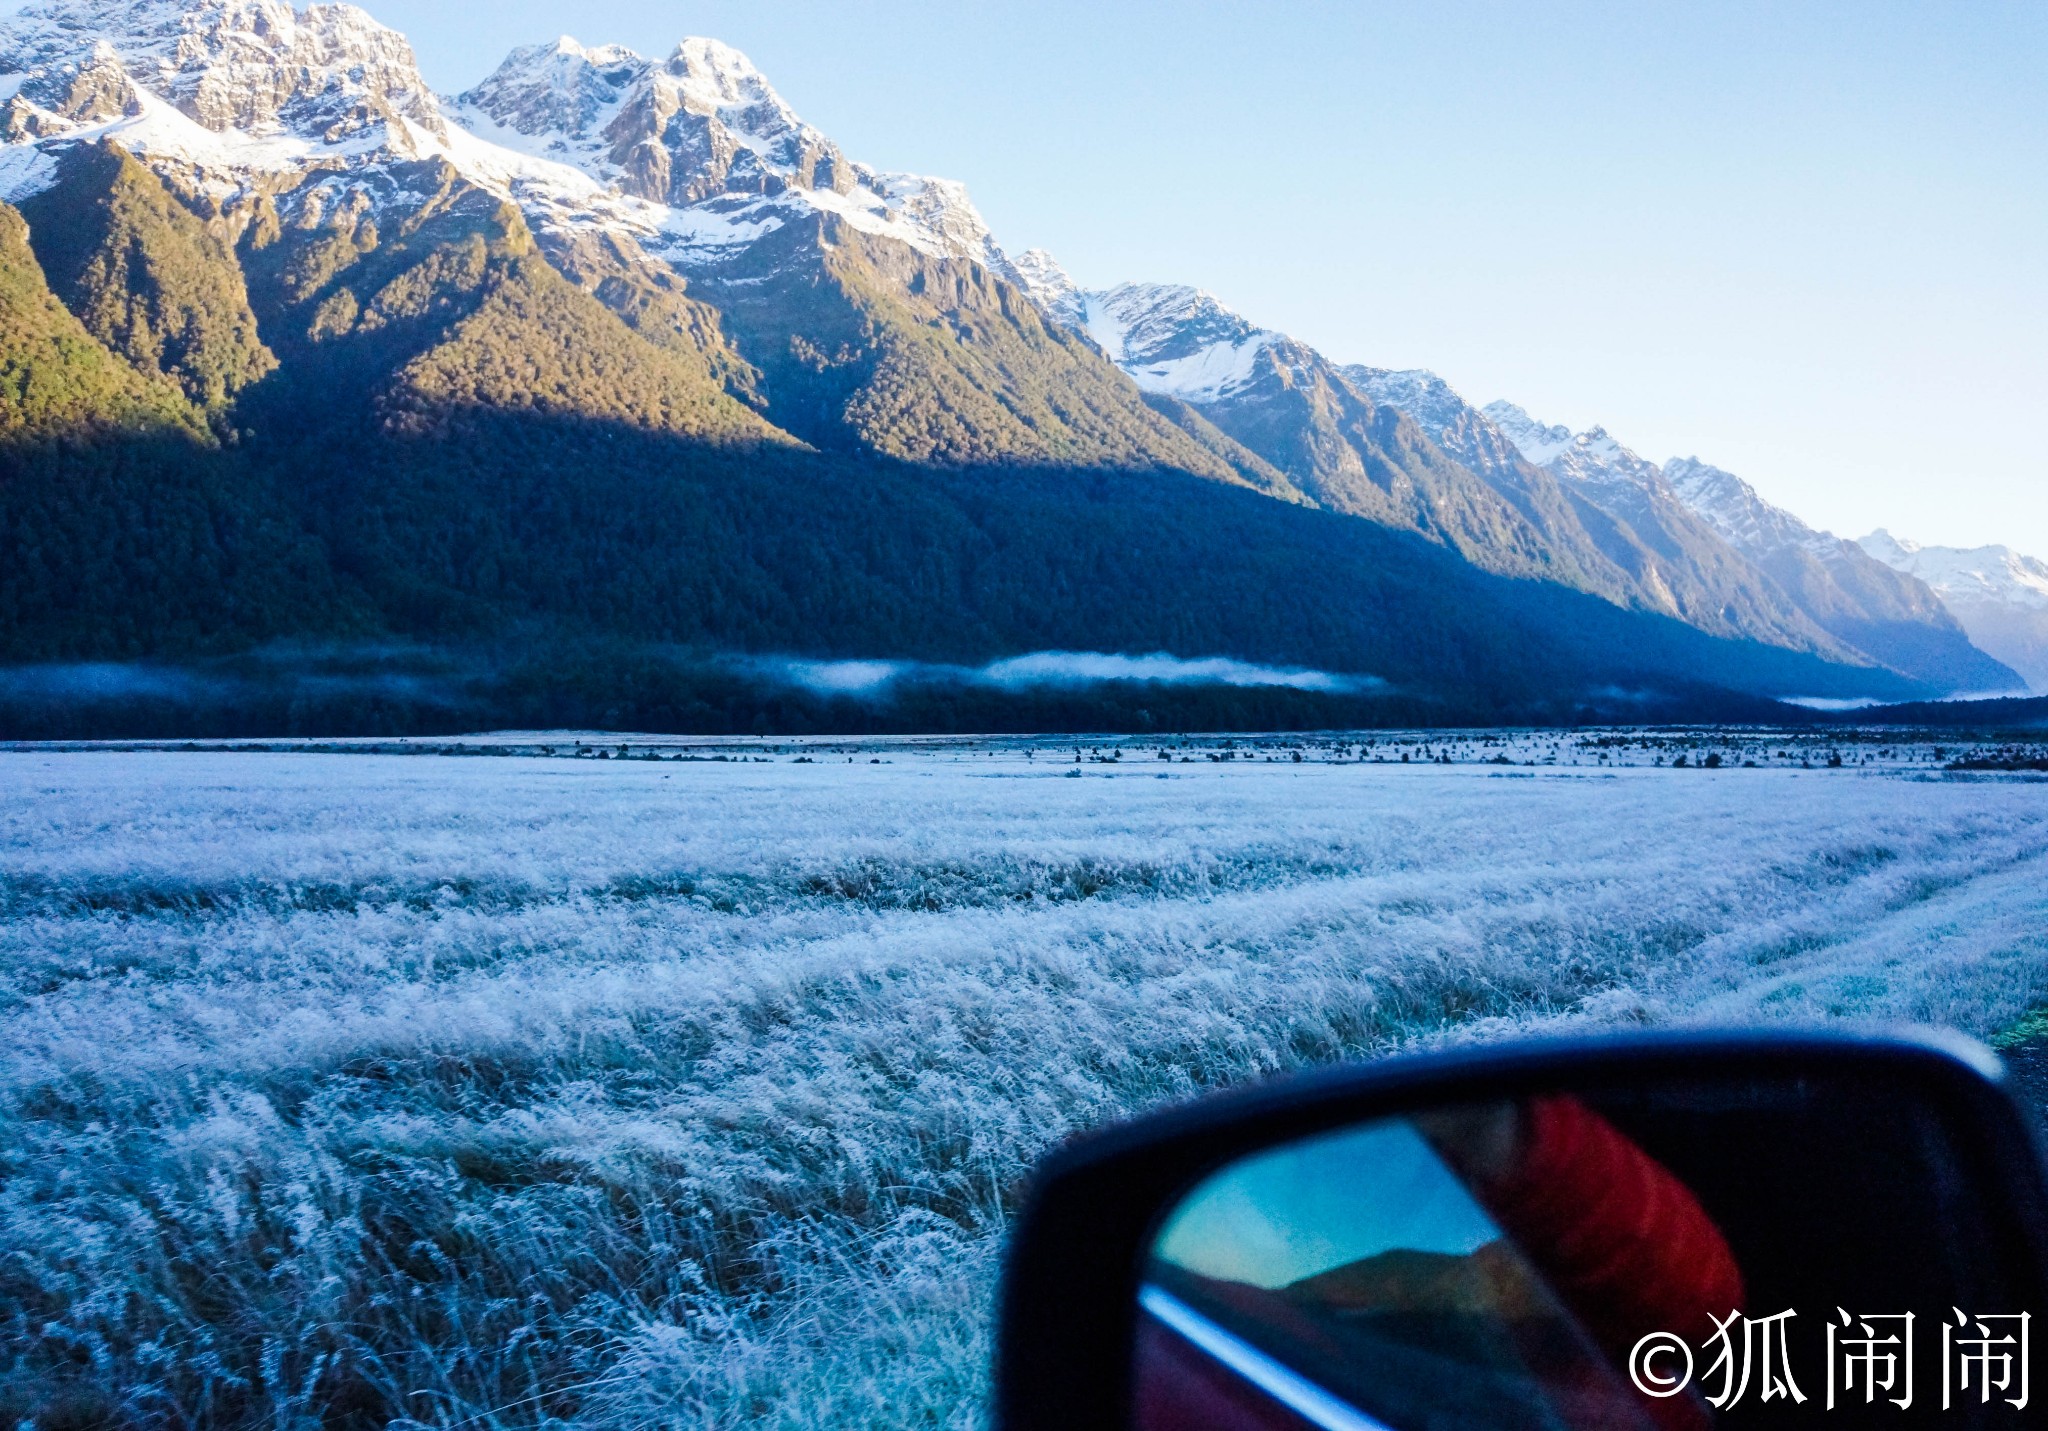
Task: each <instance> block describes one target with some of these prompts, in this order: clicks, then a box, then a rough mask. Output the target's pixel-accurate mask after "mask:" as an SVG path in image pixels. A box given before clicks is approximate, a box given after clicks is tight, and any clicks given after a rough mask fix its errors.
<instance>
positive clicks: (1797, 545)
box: [1017, 251, 2015, 689]
mask: <svg viewBox="0 0 2048 1431" xmlns="http://www.w3.org/2000/svg"><path fill="white" fill-rule="evenodd" d="M1017 267H1018V271H1019V273H1020V275H1021V276H1022V278H1023V281H1024V283H1025V285H1026V288H1027V291H1029V292H1030V294H1031V295H1032V297H1033V298H1034V299H1035V300H1036V301H1037V302H1038V304H1039V305H1040V306H1041V307H1042V308H1043V309H1044V310H1045V311H1046V312H1047V314H1048V315H1049V316H1051V317H1053V318H1054V319H1055V320H1056V321H1060V322H1064V323H1066V324H1068V325H1069V326H1070V327H1072V328H1074V329H1076V330H1077V331H1081V332H1085V333H1087V334H1088V336H1089V337H1090V338H1092V339H1093V340H1094V341H1095V342H1096V344H1097V345H1098V346H1099V347H1101V348H1102V350H1103V351H1104V352H1105V353H1106V354H1107V355H1108V356H1109V357H1110V358H1112V359H1113V360H1114V361H1115V362H1116V363H1117V364H1118V366H1120V367H1121V368H1122V369H1123V370H1124V371H1125V372H1126V373H1128V374H1129V375H1130V376H1131V378H1132V380H1133V381H1135V382H1136V383H1137V384H1138V385H1139V386H1140V387H1141V388H1143V389H1145V390H1146V391H1147V392H1148V393H1150V394H1153V395H1154V397H1155V399H1162V398H1163V399H1171V400H1175V401H1179V402H1185V403H1188V404H1191V405H1192V406H1194V408H1195V409H1196V410H1197V411H1199V412H1201V413H1202V414H1203V415H1204V416H1206V417H1208V418H1210V419H1211V420H1212V421H1214V422H1215V423H1216V424H1217V425H1218V426H1219V427H1221V428H1222V429H1223V430H1224V431H1225V432H1227V433H1229V434H1230V435H1231V436H1233V437H1235V438H1237V439H1238V440H1240V441H1243V442H1245V443H1246V444H1247V445H1249V446H1251V447H1252V448H1253V449H1254V450H1255V451H1257V452H1259V454H1260V455H1261V456H1263V457H1265V458H1267V459H1268V460H1270V461H1272V462H1274V463H1275V465H1277V466H1278V467H1279V468H1280V469H1281V470H1282V471H1283V472H1285V473H1286V474H1287V475H1288V477H1289V478H1290V479H1291V480H1292V481H1293V482H1294V483H1295V484H1296V485H1297V486H1299V487H1300V488H1301V489H1302V490H1303V491H1304V492H1306V493H1308V494H1309V495H1310V496H1311V497H1312V498H1314V499H1316V500H1318V501H1320V502H1323V503H1324V504H1326V505H1332V506H1335V507H1337V508H1338V509H1340V510H1353V511H1358V512H1361V513H1363V514H1369V515H1372V516H1373V517H1375V518H1376V519H1378V520H1383V521H1394V522H1405V523H1406V524H1409V525H1413V526H1415V527H1416V528H1417V529H1421V530H1427V529H1428V528H1429V527H1430V525H1431V524H1432V523H1433V521H1435V520H1436V512H1435V510H1434V508H1433V506H1432V504H1431V503H1429V502H1427V501H1424V502H1418V503H1416V504H1414V506H1413V507H1411V509H1410V510H1408V511H1406V512H1403V511H1400V510H1399V509H1398V508H1395V509H1392V510H1389V507H1388V505H1387V504H1381V503H1375V502H1372V501H1370V500H1360V495H1361V494H1359V493H1358V492H1357V490H1356V489H1352V490H1347V489H1346V488H1345V486H1344V485H1343V481H1344V476H1345V459H1347V458H1356V459H1358V461H1357V463H1356V466H1357V468H1358V470H1365V469H1366V468H1367V467H1369V465H1370V463H1371V461H1372V458H1373V455H1374V447H1373V443H1372V440H1371V438H1370V437H1369V436H1365V434H1369V433H1371V431H1372V430H1373V427H1374V424H1375V422H1376V421H1378V419H1375V418H1370V417H1368V418H1366V419H1364V420H1363V421H1361V420H1359V419H1358V418H1357V417H1356V416H1352V415H1353V414H1358V413H1370V412H1372V411H1373V410H1374V409H1375V408H1377V409H1381V410H1387V411H1391V412H1394V413H1398V414H1401V415H1402V416H1405V417H1406V418H1407V419H1409V420H1410V421H1412V422H1413V423H1414V424H1415V425H1416V427H1417V429H1419V431H1420V433H1421V434H1422V435H1423V436H1424V437H1425V438H1426V439H1427V440H1428V441H1429V442H1431V443H1433V444H1434V445H1435V446H1436V447H1437V448H1438V450H1439V451H1441V452H1442V453H1444V454H1446V455H1448V456H1449V457H1451V458H1452V459H1454V461H1455V463H1457V464H1459V465H1461V466H1462V467H1463V468H1464V469H1465V471H1466V472H1468V473H1470V474H1473V475H1476V476H1477V477H1478V478H1480V479H1481V483H1482V484H1483V485H1484V487H1486V488H1490V489H1491V490H1490V492H1489V493H1488V494H1487V498H1491V499H1497V500H1498V501H1500V502H1504V503H1505V504H1506V505H1507V506H1508V507H1510V508H1512V509H1513V512H1514V515H1515V517H1516V518H1518V519H1519V522H1518V523H1516V524H1514V525H1512V526H1511V527H1510V528H1509V530H1510V531H1511V532H1512V533H1513V536H1512V537H1511V538H1510V539H1509V540H1510V541H1513V540H1514V539H1516V538H1519V539H1520V540H1521V541H1522V542H1524V543H1525V544H1526V547H1527V549H1529V550H1531V551H1534V552H1540V553H1541V556H1540V557H1539V558H1538V559H1539V560H1541V561H1544V562H1545V563H1547V564H1548V567H1549V572H1548V574H1549V575H1551V576H1552V577H1553V579H1559V580H1565V581H1567V582H1570V583H1571V584H1574V585H1577V586H1579V587H1580V588H1581V589H1584V590H1590V591H1596V592H1599V593H1600V594H1602V595H1605V596H1608V597H1609V598H1610V599H1614V600H1619V601H1622V602H1624V603H1628V604H1633V605H1636V606H1639V607H1641V608H1642V609H1646V610H1653V611H1660V612H1663V613H1666V614H1669V615H1673V616H1677V617H1679V618H1680V619H1682V620H1685V621H1686V622H1688V623H1689V624H1691V625H1694V626H1698V627H1700V628H1701V629H1703V630H1710V631H1715V632H1718V633H1724V634H1731V635H1744V636H1751V637H1757V638H1760V639H1764V640H1769V641H1772V642H1774V643H1779V644H1789V645H1804V646H1806V647H1808V648H1809V649H1814V650H1819V651H1826V652H1830V653H1833V654H1836V655H1843V654H1845V653H1850V652H1854V653H1860V654H1861V655H1863V656H1866V657H1868V658H1871V659H1875V660H1877V661H1880V662H1882V663H1884V664H1886V665H1889V666H1892V667H1893V668H1895V669H1898V670H1901V671H1904V672H1907V673H1908V674H1911V675H1913V676H1915V677H1917V678H1920V679H1924V680H1928V681H1930V682H1933V683H1936V684H1940V685H1944V686H1945V687H1946V688H1948V689H1998V688H2002V687H2004V686H2009V685H2011V684H2013V683H2014V680H2015V678H2014V676H2013V673H2012V672H2010V671H2008V670H2005V669H2004V668H2002V667H2001V666H2000V665H1999V663H1998V662H1996V661H1995V660H1991V659H1988V658H1987V657H1986V656H1985V655H1984V653H1982V652H1980V651H1977V650H1975V649H1974V648H1973V647H1972V646H1971V644H1970V641H1969V638H1968V636H1967V635H1966V633H1965V632H1964V630H1963V628H1962V627H1961V626H1960V625H1959V624H1958V623H1957V622H1956V620H1955V619H1954V617H1953V616H1951V615H1950V614H1949V613H1948V612H1947V611H1946V610H1944V609H1943V607H1942V604H1941V602H1940V600H1939V599H1937V598H1936V597H1934V595H1933V594H1932V593H1931V592H1929V591H1927V590H1925V589H1924V588H1920V587H1918V586H1917V585H1916V584H1915V583H1912V582H1901V581H1899V580H1898V579H1897V575H1896V574H1895V573H1893V572H1890V571H1887V570H1885V569H1884V568H1883V567H1882V566H1881V565H1880V564H1879V563H1877V562H1875V561H1872V560H1871V559H1869V558H1868V557H1867V556H1866V555H1865V554H1864V553H1863V552H1861V551H1860V550H1859V549H1858V548H1856V547H1855V546H1854V545H1853V544H1850V543H1846V542H1842V541H1840V540H1839V539H1836V538H1833V537H1829V536H1826V535H1824V534H1821V533H1815V532H1812V531H1811V529H1809V528H1807V527H1805V525H1804V524H1803V523H1800V522H1798V520H1797V519H1796V518H1793V517H1791V516H1790V514H1788V513H1784V512H1781V511H1779V510H1778V509H1777V508H1774V507H1769V506H1768V504H1765V503H1763V502H1762V501H1761V499H1760V498H1758V497H1757V496H1756V494H1755V492H1754V490H1753V489H1750V488H1749V487H1748V486H1747V484H1743V483H1741V482H1740V479H1737V478H1734V477H1733V476H1732V475H1730V474H1726V473H1721V472H1720V471H1719V469H1716V468H1709V467H1707V466H1706V465H1705V464H1701V463H1698V462H1696V461H1695V462H1691V463H1689V464H1680V463H1677V462H1674V463H1673V464H1671V465H1670V467H1669V469H1667V468H1660V467H1658V466H1657V465H1656V464H1654V463H1651V462H1648V461H1646V460H1644V459H1642V458H1640V457H1638V456H1637V455H1636V454H1635V453H1633V452H1631V451H1629V450H1628V449H1627V448H1626V447H1624V446H1623V445H1622V444H1620V443H1619V442H1617V441H1616V440H1615V439H1614V438H1613V437H1611V436H1610V435H1609V434H1608V433H1606V432H1605V431H1604V430H1601V429H1597V428H1596V429H1594V430H1593V431H1591V432H1588V433H1583V434H1574V433H1572V432H1571V431H1570V430H1569V429H1567V428H1563V427H1551V426H1547V425H1545V424H1542V423H1539V422H1537V421H1536V420H1535V419H1533V418H1531V417H1530V416H1529V414H1528V413H1526V412H1524V411H1523V410H1522V409H1521V408H1519V407H1516V406H1515V405H1514V404H1512V403H1506V402H1496V403H1493V404H1491V405H1489V406H1488V407H1487V408H1486V409H1484V410H1483V411H1482V410H1480V409H1477V408H1475V407H1473V406H1472V405H1471V404H1470V403H1468V402H1466V401H1465V400H1464V399H1463V398H1462V397H1460V396H1459V395H1458V394H1457V393H1456V392H1455V391H1454V390H1453V389H1452V388H1451V387H1450V385H1449V384H1447V383H1445V382H1444V381H1443V379H1441V378H1440V377H1438V376H1437V375H1436V374H1434V373H1430V372H1427V371H1424V370H1419V369H1416V370H1406V371H1391V370H1387V369H1380V368H1372V367H1368V366H1364V365H1356V364H1354V365H1349V366H1344V367H1338V366H1336V365H1333V364H1330V363H1329V362H1328V361H1327V360H1326V359H1324V358H1323V357H1322V356H1321V355H1320V354H1318V353H1316V352H1314V351H1313V350H1312V349H1309V348H1308V347H1306V346H1305V345H1303V344H1301V343H1299V342H1296V341H1295V340H1293V339H1291V338H1288V337H1286V336H1285V335H1284V334H1281V333H1277V332H1274V331H1272V330H1269V329H1262V328H1260V327H1258V326H1257V325H1256V324H1254V323H1252V322H1250V321H1249V320H1248V319H1246V318H1244V317H1242V316H1241V315H1239V314H1237V313H1235V312H1233V311H1231V310H1230V309H1229V308H1227V307H1225V306H1224V305H1223V304H1222V303H1221V302H1220V301H1218V300H1217V299H1216V298H1215V297H1214V296H1213V295H1211V294H1208V293H1204V292H1202V291H1201V290H1199V289H1195V288H1192V287H1188V286H1185V285H1175V284H1142V283H1126V284H1122V285H1119V286H1117V287H1115V288H1111V289H1105V290H1102V291H1099V292H1091V291H1084V290H1082V289H1081V288H1080V287H1079V286H1078V285H1076V284H1075V283H1074V282H1073V280H1072V279H1071V278H1070V277H1069V276H1068V275H1067V274H1066V273H1065V271H1064V270H1063V269H1061V268H1060V266H1059V264H1058V262H1057V261H1056V260H1054V259H1053V257H1052V256H1051V255H1050V254H1047V253H1044V252H1043V251H1034V252H1032V253H1028V254H1026V255H1024V256H1023V257H1022V258H1021V259H1020V260H1019V261H1018V265H1017ZM1318 399H1319V400H1318ZM1347 418H1348V419H1349V421H1348V422H1347ZM1333 419H1334V420H1333ZM1319 435H1321V437H1322V440H1321V441H1318V440H1317V437H1318V436H1319ZM1361 438H1362V440H1361ZM1397 441H1398V439H1397ZM1668 474H1677V475H1679V476H1682V477H1683V478H1684V479H1685V480H1684V482H1683V483H1680V482H1679V481H1676V480H1674V477H1673V476H1672V475H1668ZM1476 485H1478V484H1471V483H1464V484H1460V485H1458V486H1456V487H1453V488H1451V489H1450V491H1451V492H1452V493H1453V494H1454V495H1453V496H1452V497H1451V501H1452V502H1456V501H1459V500H1462V501H1463V502H1465V503H1467V504H1472V505H1488V506H1490V505H1492V503H1491V502H1489V501H1488V500H1487V498H1481V499H1478V500H1477V501H1476V502H1475V499H1474V498H1473V497H1472V496H1470V495H1469V494H1470V493H1471V492H1472V491H1473V490H1474V487H1475V486H1476ZM1390 495H1391V492H1390ZM1426 495H1428V496H1434V495H1435V494H1434V493H1428V494H1426ZM1473 559H1474V560H1480V561H1485V560H1487V559H1488V558H1487V557H1486V556H1480V555H1475V556H1474V558H1473ZM1492 559H1493V560H1495V561H1499V560H1500V558H1499V557H1498V556H1493V557H1492ZM1496 569H1500V570H1513V569H1515V568H1514V567H1513V566H1512V565H1508V564H1503V565H1500V566H1498V567H1496Z"/></svg>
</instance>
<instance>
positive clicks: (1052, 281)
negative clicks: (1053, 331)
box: [1010, 248, 1088, 331]
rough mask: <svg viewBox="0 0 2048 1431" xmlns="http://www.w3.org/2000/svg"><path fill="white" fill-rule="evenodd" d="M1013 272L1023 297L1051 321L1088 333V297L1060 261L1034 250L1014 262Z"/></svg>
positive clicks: (1041, 251) (1011, 267) (1016, 258)
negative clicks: (1034, 304)
mask: <svg viewBox="0 0 2048 1431" xmlns="http://www.w3.org/2000/svg"><path fill="white" fill-rule="evenodd" d="M1010 271H1011V273H1012V275H1013V276H1014V278H1015V281H1016V283H1017V286H1018V287H1019V288H1022V289H1023V290H1024V295H1025V296H1026V297H1027V298H1029V299H1030V300H1031V301H1032V302H1033V303H1036V304H1037V305H1038V306H1039V308H1040V310H1042V311H1043V312H1044V313H1045V315H1046V316H1047V317H1048V318H1050V319H1052V320H1053V321H1054V322H1055V323H1062V324H1065V325H1066V326H1067V327H1069V328H1076V329H1080V330H1083V331H1085V330H1086V329H1087V327H1088V297H1087V295H1086V294H1084V293H1083V292H1082V291H1081V286H1080V285H1079V284H1077V283H1075V282H1074V280H1073V278H1072V277H1071V276H1070V275H1069V274H1068V273H1067V271H1066V270H1065V269H1064V268H1062V267H1060V262H1059V260H1058V259H1056V258H1054V257H1053V256H1052V255H1051V254H1049V253H1047V252H1046V251H1045V250H1044V249H1042V248H1034V249H1030V250H1028V251H1026V252H1024V253H1021V254H1019V255H1017V257H1015V258H1013V259H1011V260H1010Z"/></svg>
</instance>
